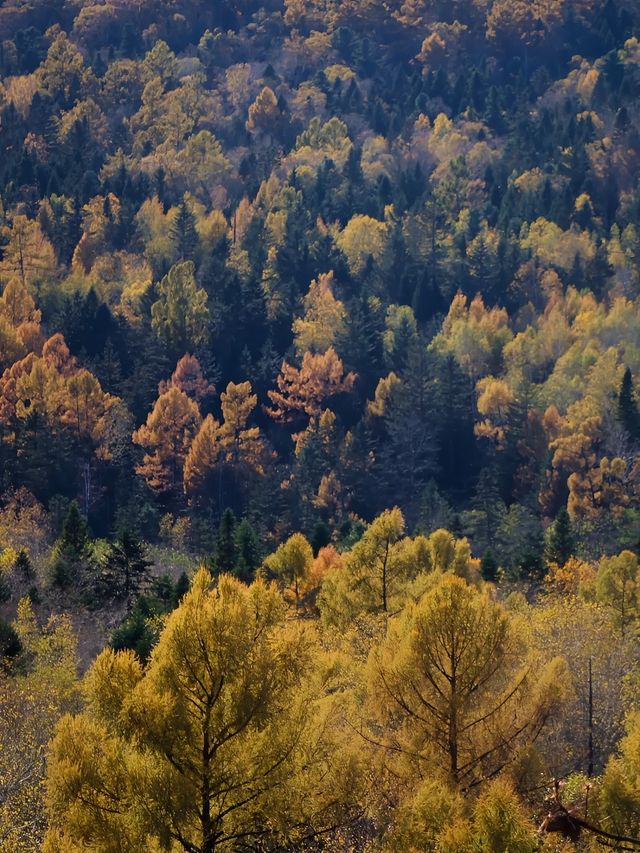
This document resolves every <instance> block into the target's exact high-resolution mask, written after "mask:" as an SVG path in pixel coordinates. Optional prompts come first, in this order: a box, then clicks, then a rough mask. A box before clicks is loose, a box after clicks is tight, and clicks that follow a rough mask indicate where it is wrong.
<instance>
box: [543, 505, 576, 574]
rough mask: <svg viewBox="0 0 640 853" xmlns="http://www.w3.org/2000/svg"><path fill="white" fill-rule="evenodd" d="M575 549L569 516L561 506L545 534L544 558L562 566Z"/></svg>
mask: <svg viewBox="0 0 640 853" xmlns="http://www.w3.org/2000/svg"><path fill="white" fill-rule="evenodd" d="M575 549H576V541H575V535H574V532H573V524H572V522H571V517H570V515H569V513H568V512H567V510H566V507H562V508H561V509H560V511H559V512H558V514H557V516H556V519H555V521H554V522H553V524H552V525H551V527H550V528H549V532H548V534H547V547H546V554H545V556H546V558H547V560H548V561H549V562H550V563H556V564H557V565H558V566H564V565H565V563H566V562H567V561H568V560H569V558H570V557H573V555H574V554H575Z"/></svg>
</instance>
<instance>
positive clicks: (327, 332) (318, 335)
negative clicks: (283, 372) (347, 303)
mask: <svg viewBox="0 0 640 853" xmlns="http://www.w3.org/2000/svg"><path fill="white" fill-rule="evenodd" d="M333 287H334V281H333V273H332V272H330V273H326V274H324V275H320V276H318V280H317V281H315V280H314V281H312V282H311V285H310V287H309V292H308V293H307V295H306V296H305V298H304V309H305V313H304V316H303V317H298V318H297V319H296V320H294V321H293V333H294V336H295V341H294V343H295V347H296V352H297V353H298V356H300V357H301V358H302V357H303V356H304V354H305V353H306V352H313V353H325V352H326V351H327V350H328V349H329V348H330V347H332V346H333V345H334V343H335V342H336V340H337V339H338V338H339V337H340V336H341V335H342V334H344V331H345V328H346V324H345V320H346V310H345V307H344V305H343V304H342V302H341V301H340V300H339V299H336V298H335V296H334V294H333Z"/></svg>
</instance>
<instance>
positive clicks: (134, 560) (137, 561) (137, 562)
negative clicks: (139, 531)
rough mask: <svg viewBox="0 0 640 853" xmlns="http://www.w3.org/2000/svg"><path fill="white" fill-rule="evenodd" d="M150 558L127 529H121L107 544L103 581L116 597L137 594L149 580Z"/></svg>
mask: <svg viewBox="0 0 640 853" xmlns="http://www.w3.org/2000/svg"><path fill="white" fill-rule="evenodd" d="M150 566H151V562H150V560H149V559H148V558H147V549H146V547H145V545H144V543H143V542H141V541H140V540H139V539H138V538H137V537H136V536H134V534H133V533H131V531H129V530H123V531H122V532H121V533H120V535H119V536H118V538H117V539H116V540H115V541H114V542H111V543H110V544H109V550H108V551H107V554H106V556H105V561H104V571H103V581H104V582H105V584H106V586H107V591H108V592H109V593H110V594H111V595H113V596H115V597H116V598H126V599H130V598H132V597H133V596H136V595H139V593H140V592H141V590H142V588H143V587H144V586H145V584H146V583H147V581H148V580H149V568H150Z"/></svg>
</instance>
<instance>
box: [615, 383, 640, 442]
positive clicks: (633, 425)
mask: <svg viewBox="0 0 640 853" xmlns="http://www.w3.org/2000/svg"><path fill="white" fill-rule="evenodd" d="M618 420H619V421H620V423H621V424H622V425H623V427H624V428H625V430H626V431H627V432H628V433H629V436H630V437H631V438H633V439H637V438H640V412H639V411H638V403H637V401H636V395H635V391H634V388H633V377H632V376H631V371H630V370H629V368H628V367H627V369H626V370H625V372H624V376H623V377H622V383H621V385H620V391H619V393H618Z"/></svg>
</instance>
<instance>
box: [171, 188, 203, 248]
mask: <svg viewBox="0 0 640 853" xmlns="http://www.w3.org/2000/svg"><path fill="white" fill-rule="evenodd" d="M169 235H170V237H171V241H172V243H173V245H174V248H175V250H176V255H177V256H178V260H181V261H190V260H193V257H194V255H195V252H196V248H197V246H198V232H197V231H196V220H195V217H194V215H193V213H191V211H190V210H189V208H188V207H187V205H186V204H185V203H184V202H182V204H181V205H180V206H179V208H178V213H177V215H176V217H175V219H174V220H173V222H172V223H171V230H170V232H169Z"/></svg>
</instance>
